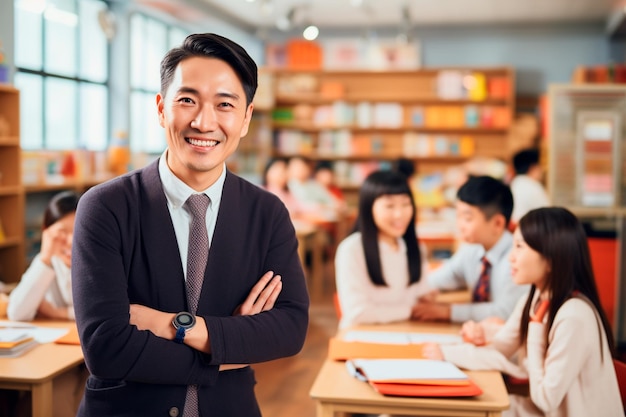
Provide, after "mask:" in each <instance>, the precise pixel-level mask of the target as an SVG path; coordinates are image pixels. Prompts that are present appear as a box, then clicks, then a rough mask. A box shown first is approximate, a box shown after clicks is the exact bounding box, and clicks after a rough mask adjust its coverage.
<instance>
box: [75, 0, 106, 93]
mask: <svg viewBox="0 0 626 417" xmlns="http://www.w3.org/2000/svg"><path fill="white" fill-rule="evenodd" d="M106 11H107V7H106V5H105V4H104V3H103V2H101V1H93V0H89V1H85V0H81V2H80V3H79V13H80V19H79V21H80V78H83V79H87V80H92V81H99V82H105V81H106V80H107V72H108V71H107V67H108V57H107V39H106V36H105V35H104V32H103V31H102V29H101V28H100V24H99V23H98V17H99V14H100V13H102V16H103V17H102V19H107V17H106V16H109V14H107V12H106Z"/></svg>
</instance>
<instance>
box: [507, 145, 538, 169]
mask: <svg viewBox="0 0 626 417" xmlns="http://www.w3.org/2000/svg"><path fill="white" fill-rule="evenodd" d="M538 163H539V150H537V149H524V150H522V151H519V152H518V153H516V154H515V156H513V168H515V173H516V174H517V175H523V174H527V173H528V171H529V170H530V169H531V168H532V167H533V166H534V165H537V164H538Z"/></svg>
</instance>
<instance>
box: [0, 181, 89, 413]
mask: <svg viewBox="0 0 626 417" xmlns="http://www.w3.org/2000/svg"><path fill="white" fill-rule="evenodd" d="M78 199H79V195H78V194H77V193H75V192H72V191H63V192H60V193H58V194H56V195H54V196H53V197H52V198H51V199H50V201H49V202H48V205H47V207H46V209H45V211H44V214H43V223H42V228H43V231H42V233H41V250H40V251H39V253H38V254H37V256H35V258H34V259H33V261H32V262H31V264H30V266H29V267H28V269H27V270H26V272H25V273H24V275H23V276H22V279H21V280H20V282H19V284H18V285H17V287H16V288H15V289H14V290H13V291H12V292H11V295H10V297H9V305H8V308H7V316H8V318H9V320H18V321H30V320H33V319H34V318H49V319H56V320H74V303H73V298H72V286H71V274H70V265H71V258H72V240H73V234H74V219H75V217H76V206H77V204H78ZM86 379H87V370H86V369H85V368H84V367H82V366H79V367H75V368H73V369H71V370H68V371H67V372H64V373H63V374H61V375H58V376H57V377H55V378H54V383H53V384H52V387H53V393H52V395H53V396H54V398H62V399H63V401H55V402H54V408H53V409H52V415H53V416H54V417H67V416H75V415H76V410H77V409H78V404H79V403H80V400H81V397H82V393H83V390H84V388H85V381H86ZM29 409H30V395H25V396H23V397H22V398H21V399H20V401H19V402H18V403H17V404H16V411H15V414H14V415H15V416H22V415H24V416H26V415H30V410H29Z"/></svg>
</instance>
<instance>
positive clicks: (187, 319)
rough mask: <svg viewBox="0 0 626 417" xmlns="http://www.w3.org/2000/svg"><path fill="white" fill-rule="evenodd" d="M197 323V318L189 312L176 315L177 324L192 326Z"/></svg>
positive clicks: (186, 326) (185, 326)
mask: <svg viewBox="0 0 626 417" xmlns="http://www.w3.org/2000/svg"><path fill="white" fill-rule="evenodd" d="M195 323H196V318H195V317H194V316H192V315H191V314H189V313H178V314H177V315H176V324H178V325H179V326H180V327H184V328H190V327H193V325H194V324H195Z"/></svg>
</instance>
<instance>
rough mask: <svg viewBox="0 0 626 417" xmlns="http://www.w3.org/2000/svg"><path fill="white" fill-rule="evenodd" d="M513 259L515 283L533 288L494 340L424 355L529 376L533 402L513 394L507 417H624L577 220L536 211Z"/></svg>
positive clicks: (564, 213)
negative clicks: (515, 357)
mask: <svg viewBox="0 0 626 417" xmlns="http://www.w3.org/2000/svg"><path fill="white" fill-rule="evenodd" d="M510 261H511V267H512V270H513V274H512V275H513V279H514V280H515V282H516V283H518V284H526V285H528V284H530V285H531V288H530V291H529V292H528V293H527V296H525V297H522V298H521V299H520V300H519V302H518V303H517V305H516V307H515V310H514V312H513V314H512V315H511V316H510V317H509V319H508V320H507V321H506V323H505V324H504V326H503V327H502V328H501V329H500V330H499V331H498V332H497V333H496V335H495V336H494V338H493V340H492V341H491V343H489V344H488V345H487V346H484V347H476V346H474V345H472V344H469V343H465V344H460V345H449V346H443V345H442V346H438V345H436V344H426V345H424V355H425V356H426V357H428V358H430V359H438V360H441V359H445V360H448V361H450V362H453V363H455V364H456V365H458V366H460V367H464V368H466V369H470V370H498V371H501V372H504V373H506V374H509V375H511V376H514V377H516V378H527V379H528V383H529V390H530V397H522V396H517V395H511V396H510V400H511V408H510V409H509V410H508V411H505V412H504V413H503V416H507V417H513V416H520V417H533V416H538V417H539V416H548V415H549V416H551V417H588V416H603V417H605V416H606V417H617V416H623V415H624V408H623V405H622V401H621V396H620V391H619V386H618V383H617V378H616V374H615V368H614V365H613V360H612V355H613V354H614V352H615V350H614V347H615V344H614V340H613V333H612V330H611V327H610V325H609V322H608V320H607V317H606V314H605V313H604V311H603V309H602V306H601V305H600V299H599V296H598V290H597V286H596V283H595V280H594V276H593V270H592V268H591V260H590V256H589V248H588V246H587V237H586V235H585V231H584V229H583V227H582V225H581V224H580V222H579V221H578V219H577V218H576V216H574V215H573V214H572V213H571V212H569V211H568V210H566V209H564V208H561V207H550V208H540V209H536V210H532V211H530V212H529V213H528V214H526V215H525V216H524V217H522V219H521V220H520V223H519V227H518V228H517V230H516V231H515V234H514V243H513V249H512V250H511V254H510ZM515 354H517V360H516V361H513V360H512V357H513V356H514V355H515Z"/></svg>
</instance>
